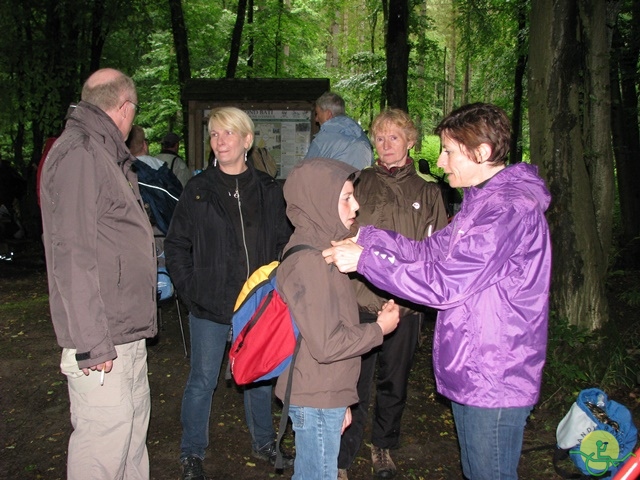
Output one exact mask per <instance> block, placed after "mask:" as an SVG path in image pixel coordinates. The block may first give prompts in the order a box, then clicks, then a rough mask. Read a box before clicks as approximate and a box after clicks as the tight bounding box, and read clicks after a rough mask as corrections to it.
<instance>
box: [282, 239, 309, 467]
mask: <svg viewBox="0 0 640 480" xmlns="http://www.w3.org/2000/svg"><path fill="white" fill-rule="evenodd" d="M302 250H317V248H314V247H312V246H311V245H305V244H303V243H302V244H299V245H294V246H293V247H291V248H290V249H289V250H287V251H286V252H284V255H282V260H280V263H282V262H284V259H285V258H287V257H288V256H290V255H293V254H294V253H296V252H300V251H302ZM301 342H302V335H300V334H299V333H298V339H297V340H296V348H295V349H294V350H293V355H292V356H291V363H289V375H288V377H287V388H286V389H285V392H284V399H283V401H282V416H281V417H280V426H279V427H278V438H277V440H276V464H275V467H276V470H282V469H283V468H284V462H283V458H282V450H281V449H280V443H281V442H282V437H284V432H285V430H286V429H287V422H288V421H289V404H290V403H291V383H292V380H293V367H294V365H295V362H296V357H297V356H298V351H299V350H300V343H301Z"/></svg>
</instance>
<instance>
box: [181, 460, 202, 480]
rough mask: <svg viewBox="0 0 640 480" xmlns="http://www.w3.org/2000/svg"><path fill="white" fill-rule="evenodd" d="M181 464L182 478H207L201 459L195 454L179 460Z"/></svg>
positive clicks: (184, 479)
mask: <svg viewBox="0 0 640 480" xmlns="http://www.w3.org/2000/svg"><path fill="white" fill-rule="evenodd" d="M180 463H181V464H182V480H207V477H205V476H204V470H203V469H202V459H201V458H200V457H196V456H195V455H189V456H188V457H185V458H183V459H182V460H180Z"/></svg>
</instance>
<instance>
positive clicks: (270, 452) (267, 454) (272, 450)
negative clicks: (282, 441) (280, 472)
mask: <svg viewBox="0 0 640 480" xmlns="http://www.w3.org/2000/svg"><path fill="white" fill-rule="evenodd" d="M251 455H253V456H254V457H255V458H259V459H260V460H265V461H267V462H269V463H270V464H271V465H272V466H274V467H275V465H276V458H277V457H278V452H277V451H276V442H271V443H267V444H266V445H265V446H264V447H262V448H260V449H259V450H256V449H253V448H252V449H251ZM293 459H294V457H293V455H288V454H286V453H284V452H282V467H283V468H291V467H292V466H293Z"/></svg>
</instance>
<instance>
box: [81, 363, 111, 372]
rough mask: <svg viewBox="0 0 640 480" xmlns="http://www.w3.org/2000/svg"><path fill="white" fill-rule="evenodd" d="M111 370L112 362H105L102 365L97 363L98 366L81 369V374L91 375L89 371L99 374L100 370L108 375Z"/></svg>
mask: <svg viewBox="0 0 640 480" xmlns="http://www.w3.org/2000/svg"><path fill="white" fill-rule="evenodd" d="M112 368H113V360H107V361H106V362H104V363H99V364H98V365H94V366H93V367H87V368H83V369H82V372H83V373H84V374H85V375H89V373H91V372H90V371H91V370H93V371H94V372H95V371H96V370H97V371H98V372H101V371H102V370H104V373H109V372H110V371H111V369H112Z"/></svg>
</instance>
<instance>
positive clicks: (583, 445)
mask: <svg viewBox="0 0 640 480" xmlns="http://www.w3.org/2000/svg"><path fill="white" fill-rule="evenodd" d="M637 439H638V430H637V429H636V427H635V425H634V423H633V418H632V417H631V412H630V411H629V409H627V407H625V406H624V405H622V404H620V403H618V402H616V401H614V400H609V398H608V397H607V394H606V393H604V392H603V391H602V390H600V389H598V388H588V389H586V390H582V391H581V392H580V394H579V395H578V398H577V399H576V401H575V403H574V404H573V405H572V406H571V409H570V410H569V412H568V413H567V414H566V415H565V417H564V418H563V419H562V421H561V422H560V423H559V424H558V428H557V430H556V440H557V446H558V449H559V450H561V451H568V454H569V457H570V458H571V460H572V461H573V463H574V464H575V465H576V467H578V469H579V470H580V472H582V474H584V475H588V476H591V477H612V476H613V475H615V473H616V472H617V471H618V470H619V468H620V467H621V466H622V464H623V463H624V462H625V461H626V460H627V459H628V458H629V457H630V456H632V455H633V451H634V447H635V445H636V442H637Z"/></svg>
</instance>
